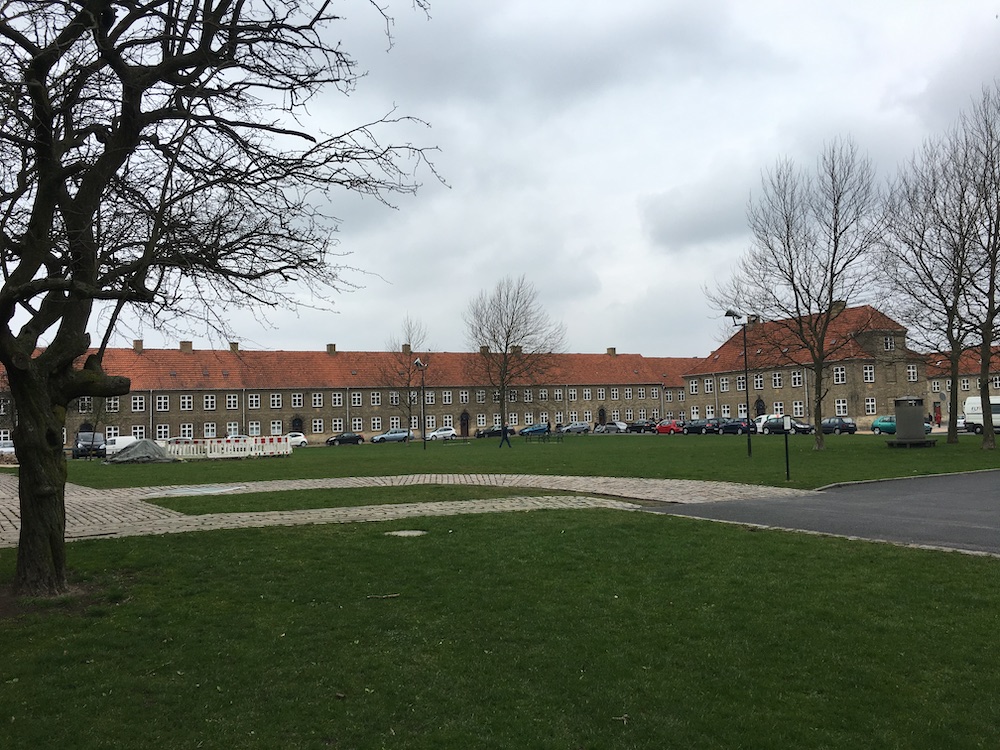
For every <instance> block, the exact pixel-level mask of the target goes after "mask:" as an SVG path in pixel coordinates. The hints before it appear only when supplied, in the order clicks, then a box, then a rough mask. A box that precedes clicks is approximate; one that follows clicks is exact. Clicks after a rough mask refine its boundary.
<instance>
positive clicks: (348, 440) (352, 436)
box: [326, 432, 365, 445]
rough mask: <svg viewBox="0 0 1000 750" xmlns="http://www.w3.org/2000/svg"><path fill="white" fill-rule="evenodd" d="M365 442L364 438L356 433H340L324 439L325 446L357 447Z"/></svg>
mask: <svg viewBox="0 0 1000 750" xmlns="http://www.w3.org/2000/svg"><path fill="white" fill-rule="evenodd" d="M363 442H365V436H364V435H359V434H358V433H356V432H342V433H340V434H339V435H333V436H331V437H328V438H327V439H326V444H327V445H358V444H360V443H363Z"/></svg>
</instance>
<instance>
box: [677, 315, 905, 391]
mask: <svg viewBox="0 0 1000 750" xmlns="http://www.w3.org/2000/svg"><path fill="white" fill-rule="evenodd" d="M787 323H788V320H785V321H767V322H762V323H756V324H751V325H750V326H748V327H747V354H748V357H747V359H748V362H749V366H750V369H760V368H763V367H783V366H786V365H789V364H793V363H796V364H800V365H808V364H810V363H811V361H812V360H811V357H810V355H809V352H808V351H807V350H806V349H805V348H804V347H803V345H802V343H801V342H800V341H797V340H796V339H795V337H794V336H793V335H792V334H791V332H790V331H789V330H788V327H787ZM882 331H885V332H892V333H903V334H905V333H906V328H904V327H903V326H902V325H900V324H899V323H897V322H896V321H894V320H893V319H892V318H890V317H889V316H887V315H885V314H884V313H881V312H879V311H878V310H876V309H875V308H874V307H871V306H870V305H861V306H859V307H848V308H845V309H844V310H843V312H841V313H840V314H839V315H837V316H836V317H835V318H834V319H833V320H832V321H831V322H830V328H829V331H828V332H827V339H826V348H827V351H828V352H831V355H830V356H831V361H834V360H836V361H843V360H849V359H870V358H871V356H872V355H871V353H870V352H868V351H867V350H865V349H864V347H862V346H861V344H860V343H859V342H858V340H857V339H856V335H857V334H858V333H871V332H882ZM741 370H743V331H742V330H738V331H737V332H736V333H734V334H733V335H732V336H730V338H729V340H728V341H726V342H725V343H724V344H723V345H722V346H720V347H719V348H718V349H716V350H715V351H714V352H712V353H711V354H709V355H708V356H707V357H705V358H704V359H701V360H699V361H698V364H696V365H695V366H694V367H692V368H690V369H688V370H687V371H686V372H685V373H684V374H685V375H687V376H691V375H707V374H711V373H716V372H739V371H741Z"/></svg>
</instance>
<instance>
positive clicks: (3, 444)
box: [0, 440, 14, 456]
mask: <svg viewBox="0 0 1000 750" xmlns="http://www.w3.org/2000/svg"><path fill="white" fill-rule="evenodd" d="M13 454H14V441H13V440H0V456H11V455H13Z"/></svg>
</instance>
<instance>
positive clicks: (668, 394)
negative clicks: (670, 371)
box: [663, 391, 674, 403]
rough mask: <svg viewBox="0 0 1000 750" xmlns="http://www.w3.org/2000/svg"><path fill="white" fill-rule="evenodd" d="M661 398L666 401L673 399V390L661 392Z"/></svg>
mask: <svg viewBox="0 0 1000 750" xmlns="http://www.w3.org/2000/svg"><path fill="white" fill-rule="evenodd" d="M663 400H664V401H666V402H667V403H670V402H671V401H673V400H674V392H673V391H664V392H663Z"/></svg>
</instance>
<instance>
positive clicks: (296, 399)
mask: <svg viewBox="0 0 1000 750" xmlns="http://www.w3.org/2000/svg"><path fill="white" fill-rule="evenodd" d="M303 403H304V399H303V397H302V394H301V393H293V394H292V408H293V409H301V408H302V405H303Z"/></svg>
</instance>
